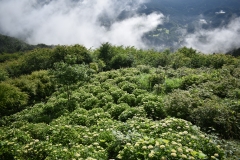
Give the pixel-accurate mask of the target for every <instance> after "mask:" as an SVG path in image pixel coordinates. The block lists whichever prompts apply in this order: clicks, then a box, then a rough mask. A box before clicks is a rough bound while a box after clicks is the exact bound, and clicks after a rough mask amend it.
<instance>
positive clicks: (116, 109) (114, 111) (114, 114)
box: [108, 103, 130, 120]
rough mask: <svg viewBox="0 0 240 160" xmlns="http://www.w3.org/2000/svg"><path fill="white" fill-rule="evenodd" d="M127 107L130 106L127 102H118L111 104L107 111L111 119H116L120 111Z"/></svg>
mask: <svg viewBox="0 0 240 160" xmlns="http://www.w3.org/2000/svg"><path fill="white" fill-rule="evenodd" d="M128 108H130V106H129V105H128V104H126V103H120V104H117V105H113V106H111V108H110V109H109V110H108V113H109V114H110V115H111V117H112V118H113V119H116V120H118V119H119V116H120V115H121V113H122V112H123V111H125V110H126V109H128Z"/></svg>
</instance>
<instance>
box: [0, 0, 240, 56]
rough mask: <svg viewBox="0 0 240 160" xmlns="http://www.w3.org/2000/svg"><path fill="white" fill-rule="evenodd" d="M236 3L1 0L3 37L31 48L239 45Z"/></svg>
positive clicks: (221, 48)
mask: <svg viewBox="0 0 240 160" xmlns="http://www.w3.org/2000/svg"><path fill="white" fill-rule="evenodd" d="M239 6H240V2H239V1H237V0H228V1H226V0H211V1H206V0H202V1H197V0H178V1H176V0H101V1H99V0H21V1H19V0H1V1H0V33H1V34H4V35H9V36H13V37H17V38H20V39H23V40H24V41H26V42H27V43H30V44H38V43H44V44H48V45H52V44H54V45H56V44H63V45H64V44H66V45H71V44H76V43H78V44H83V45H85V46H86V47H93V48H96V47H99V46H100V45H101V44H102V43H105V42H110V43H112V44H113V45H124V46H135V47H137V48H143V49H148V48H154V49H157V50H163V49H166V48H171V49H177V48H179V47H182V46H187V47H192V48H194V49H197V50H198V51H201V52H204V53H213V52H227V51H229V50H232V49H235V48H239V47H240V39H239V38H238V37H239V36H240V18H239V16H240V9H238V8H239Z"/></svg>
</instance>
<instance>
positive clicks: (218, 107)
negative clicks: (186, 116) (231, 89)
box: [191, 101, 240, 138]
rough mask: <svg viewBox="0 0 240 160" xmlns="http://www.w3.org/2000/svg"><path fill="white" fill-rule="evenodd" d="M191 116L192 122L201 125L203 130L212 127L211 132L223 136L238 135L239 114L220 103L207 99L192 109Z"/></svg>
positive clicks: (239, 129) (235, 136)
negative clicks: (201, 104)
mask: <svg viewBox="0 0 240 160" xmlns="http://www.w3.org/2000/svg"><path fill="white" fill-rule="evenodd" d="M191 118H192V119H193V121H194V123H196V124H197V125H198V126H201V127H202V128H203V129H204V130H205V131H208V130H209V128H213V129H214V130H213V132H217V133H218V134H220V136H222V137H224V138H226V137H231V138H237V137H239V131H240V128H239V124H240V114H239V113H238V112H235V111H232V110H231V109H229V108H227V107H225V106H224V105H223V104H221V103H216V102H214V101H207V102H205V103H204V104H203V106H201V107H198V108H195V109H194V110H193V112H192V114H191Z"/></svg>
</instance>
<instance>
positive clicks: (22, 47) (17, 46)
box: [0, 34, 52, 54]
mask: <svg viewBox="0 0 240 160" xmlns="http://www.w3.org/2000/svg"><path fill="white" fill-rule="evenodd" d="M49 47H52V46H48V45H45V44H38V45H30V44H27V43H25V42H24V41H22V40H19V39H17V38H14V37H9V36H6V35H2V34H0V54H1V53H15V52H20V51H28V50H32V49H34V48H49Z"/></svg>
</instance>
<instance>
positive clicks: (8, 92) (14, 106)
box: [0, 82, 28, 117]
mask: <svg viewBox="0 0 240 160" xmlns="http://www.w3.org/2000/svg"><path fill="white" fill-rule="evenodd" d="M27 101H28V95H27V94H26V93H23V92H21V91H20V89H19V88H17V87H15V86H12V85H10V84H8V83H5V82H2V83H0V117H2V116H6V115H11V114H13V113H16V112H19V111H21V110H22V109H23V108H24V107H25V105H26V104H27Z"/></svg>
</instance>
